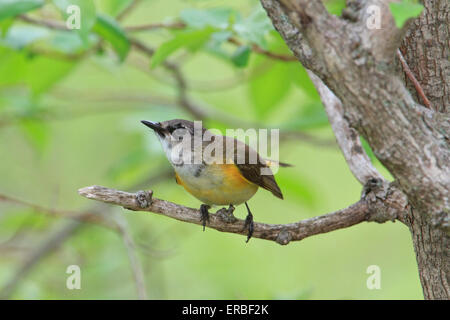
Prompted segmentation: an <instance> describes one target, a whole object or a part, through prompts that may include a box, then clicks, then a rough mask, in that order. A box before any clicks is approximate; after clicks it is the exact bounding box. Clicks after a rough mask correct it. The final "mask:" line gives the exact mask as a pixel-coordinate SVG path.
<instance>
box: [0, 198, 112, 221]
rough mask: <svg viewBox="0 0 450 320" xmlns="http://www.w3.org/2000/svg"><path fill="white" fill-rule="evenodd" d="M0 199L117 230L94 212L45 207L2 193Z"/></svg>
mask: <svg viewBox="0 0 450 320" xmlns="http://www.w3.org/2000/svg"><path fill="white" fill-rule="evenodd" d="M0 201H3V202H10V203H15V204H18V205H21V206H25V207H28V208H31V209H32V210H34V211H37V212H40V213H44V214H47V215H49V216H52V217H58V218H67V219H73V220H78V221H80V222H88V223H93V224H97V225H100V226H103V227H106V228H108V229H111V230H117V225H116V224H115V223H113V222H112V221H110V220H109V219H108V220H107V219H105V218H103V217H102V216H101V215H99V214H97V213H94V212H81V213H80V212H74V211H68V210H56V209H50V208H45V207H43V206H40V205H36V204H33V203H29V202H27V201H23V200H19V199H16V198H13V197H9V196H6V195H3V194H0Z"/></svg>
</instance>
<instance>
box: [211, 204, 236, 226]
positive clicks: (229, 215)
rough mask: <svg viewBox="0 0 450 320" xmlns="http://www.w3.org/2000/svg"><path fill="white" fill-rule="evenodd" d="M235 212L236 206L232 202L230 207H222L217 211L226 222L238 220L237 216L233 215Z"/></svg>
mask: <svg viewBox="0 0 450 320" xmlns="http://www.w3.org/2000/svg"><path fill="white" fill-rule="evenodd" d="M233 212H234V206H233V205H232V204H230V206H229V207H228V209H225V208H222V209H220V210H219V211H217V212H216V214H217V215H218V216H219V218H220V219H221V220H222V221H224V222H226V223H233V222H236V220H237V219H236V217H235V216H234V215H233Z"/></svg>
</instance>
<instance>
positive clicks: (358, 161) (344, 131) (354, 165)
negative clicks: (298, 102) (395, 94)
mask: <svg viewBox="0 0 450 320" xmlns="http://www.w3.org/2000/svg"><path fill="white" fill-rule="evenodd" d="M307 72H308V75H309V77H310V78H311V81H312V82H313V83H314V86H315V87H316V89H317V91H318V92H319V95H320V98H321V100H322V103H323V105H324V107H325V111H326V113H327V116H328V120H329V122H330V124H331V128H332V129H333V132H334V135H335V137H336V141H337V143H338V145H339V148H340V149H341V151H342V153H343V155H344V158H345V160H346V161H347V164H348V166H349V168H350V171H351V172H352V173H353V175H354V176H355V178H356V179H357V180H358V181H359V182H360V183H361V184H362V185H365V184H366V183H367V181H369V179H373V178H375V179H379V180H384V178H383V176H382V175H381V174H380V173H379V172H378V170H377V169H375V167H374V166H373V165H372V162H371V161H370V159H369V157H368V156H367V154H366V152H365V151H364V148H363V147H362V144H361V141H360V139H359V135H358V133H357V132H356V130H355V129H353V128H351V127H350V126H349V125H348V122H347V121H346V120H345V118H344V108H343V107H342V102H341V100H339V98H338V97H336V96H335V95H334V93H333V92H332V91H331V90H330V89H329V88H328V87H327V86H326V85H325V84H324V83H323V82H322V80H320V78H319V77H317V76H316V75H315V74H314V73H313V72H312V71H310V70H308V69H307Z"/></svg>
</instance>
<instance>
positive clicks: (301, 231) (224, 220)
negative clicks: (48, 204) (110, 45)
mask: <svg viewBox="0 0 450 320" xmlns="http://www.w3.org/2000/svg"><path fill="white" fill-rule="evenodd" d="M377 183H378V182H371V184H370V185H368V186H366V189H365V191H364V193H363V197H362V198H361V200H360V201H358V202H357V203H355V204H353V205H351V206H349V207H347V208H345V209H342V210H338V211H335V212H333V213H329V214H326V215H322V216H317V217H314V218H310V219H306V220H301V221H299V222H296V223H289V224H267V223H259V222H255V226H254V232H253V237H254V238H260V239H265V240H271V241H275V242H277V243H279V244H281V245H286V244H288V243H289V242H291V241H299V240H302V239H304V238H307V237H310V236H313V235H316V234H321V233H327V232H330V231H334V230H338V229H342V228H348V227H350V226H353V225H355V224H358V223H361V222H364V221H376V222H385V221H388V220H391V221H394V220H395V219H398V220H400V221H403V218H404V215H405V210H406V209H405V208H406V202H405V201H406V200H405V198H402V197H398V193H396V192H395V190H393V189H390V188H389V187H387V188H386V186H385V185H383V184H377ZM78 193H79V194H80V195H81V196H83V197H86V198H88V199H92V200H96V201H101V202H105V203H110V204H114V205H118V206H122V207H124V208H125V209H128V210H133V211H147V212H153V213H157V214H160V215H164V216H167V217H169V218H173V219H176V220H180V221H184V222H188V223H194V224H198V225H201V224H202V222H201V219H200V218H201V214H200V211H199V210H197V209H193V208H188V207H184V206H181V205H178V204H175V203H172V202H169V201H165V200H161V199H156V198H153V192H152V191H148V192H147V191H140V192H138V193H129V192H124V191H119V190H115V189H109V188H106V187H102V186H91V187H86V188H82V189H79V190H78ZM244 223H245V221H244V220H241V219H237V218H235V217H234V216H233V215H232V214H230V213H229V212H227V211H226V209H220V210H218V211H217V212H216V213H215V214H211V215H210V219H209V223H208V225H207V226H208V227H209V228H212V229H216V230H218V231H221V232H228V233H236V234H241V235H246V234H247V231H246V229H245V228H244Z"/></svg>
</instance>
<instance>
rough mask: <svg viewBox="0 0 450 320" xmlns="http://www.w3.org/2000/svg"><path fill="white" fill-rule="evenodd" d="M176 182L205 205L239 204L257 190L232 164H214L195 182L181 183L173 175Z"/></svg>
mask: <svg viewBox="0 0 450 320" xmlns="http://www.w3.org/2000/svg"><path fill="white" fill-rule="evenodd" d="M175 177H176V181H177V183H178V184H180V185H182V186H183V187H184V188H185V189H186V191H188V192H189V193H190V194H192V195H193V196H194V197H196V198H197V199H199V200H200V201H202V202H204V203H206V204H216V205H229V204H240V203H243V202H245V201H247V200H248V199H250V198H251V197H252V196H253V195H254V194H255V192H256V191H257V190H258V186H257V185H256V184H253V183H251V182H250V181H248V180H247V179H245V178H244V177H243V176H242V174H241V172H240V171H239V169H238V168H237V167H236V166H235V165H234V164H214V165H210V166H209V167H208V169H207V170H204V172H203V173H202V175H201V176H200V177H197V178H194V177H193V178H192V179H195V180H196V181H195V182H194V181H192V182H191V181H186V179H185V180H184V181H183V180H182V179H181V178H180V176H179V175H178V174H175Z"/></svg>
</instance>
